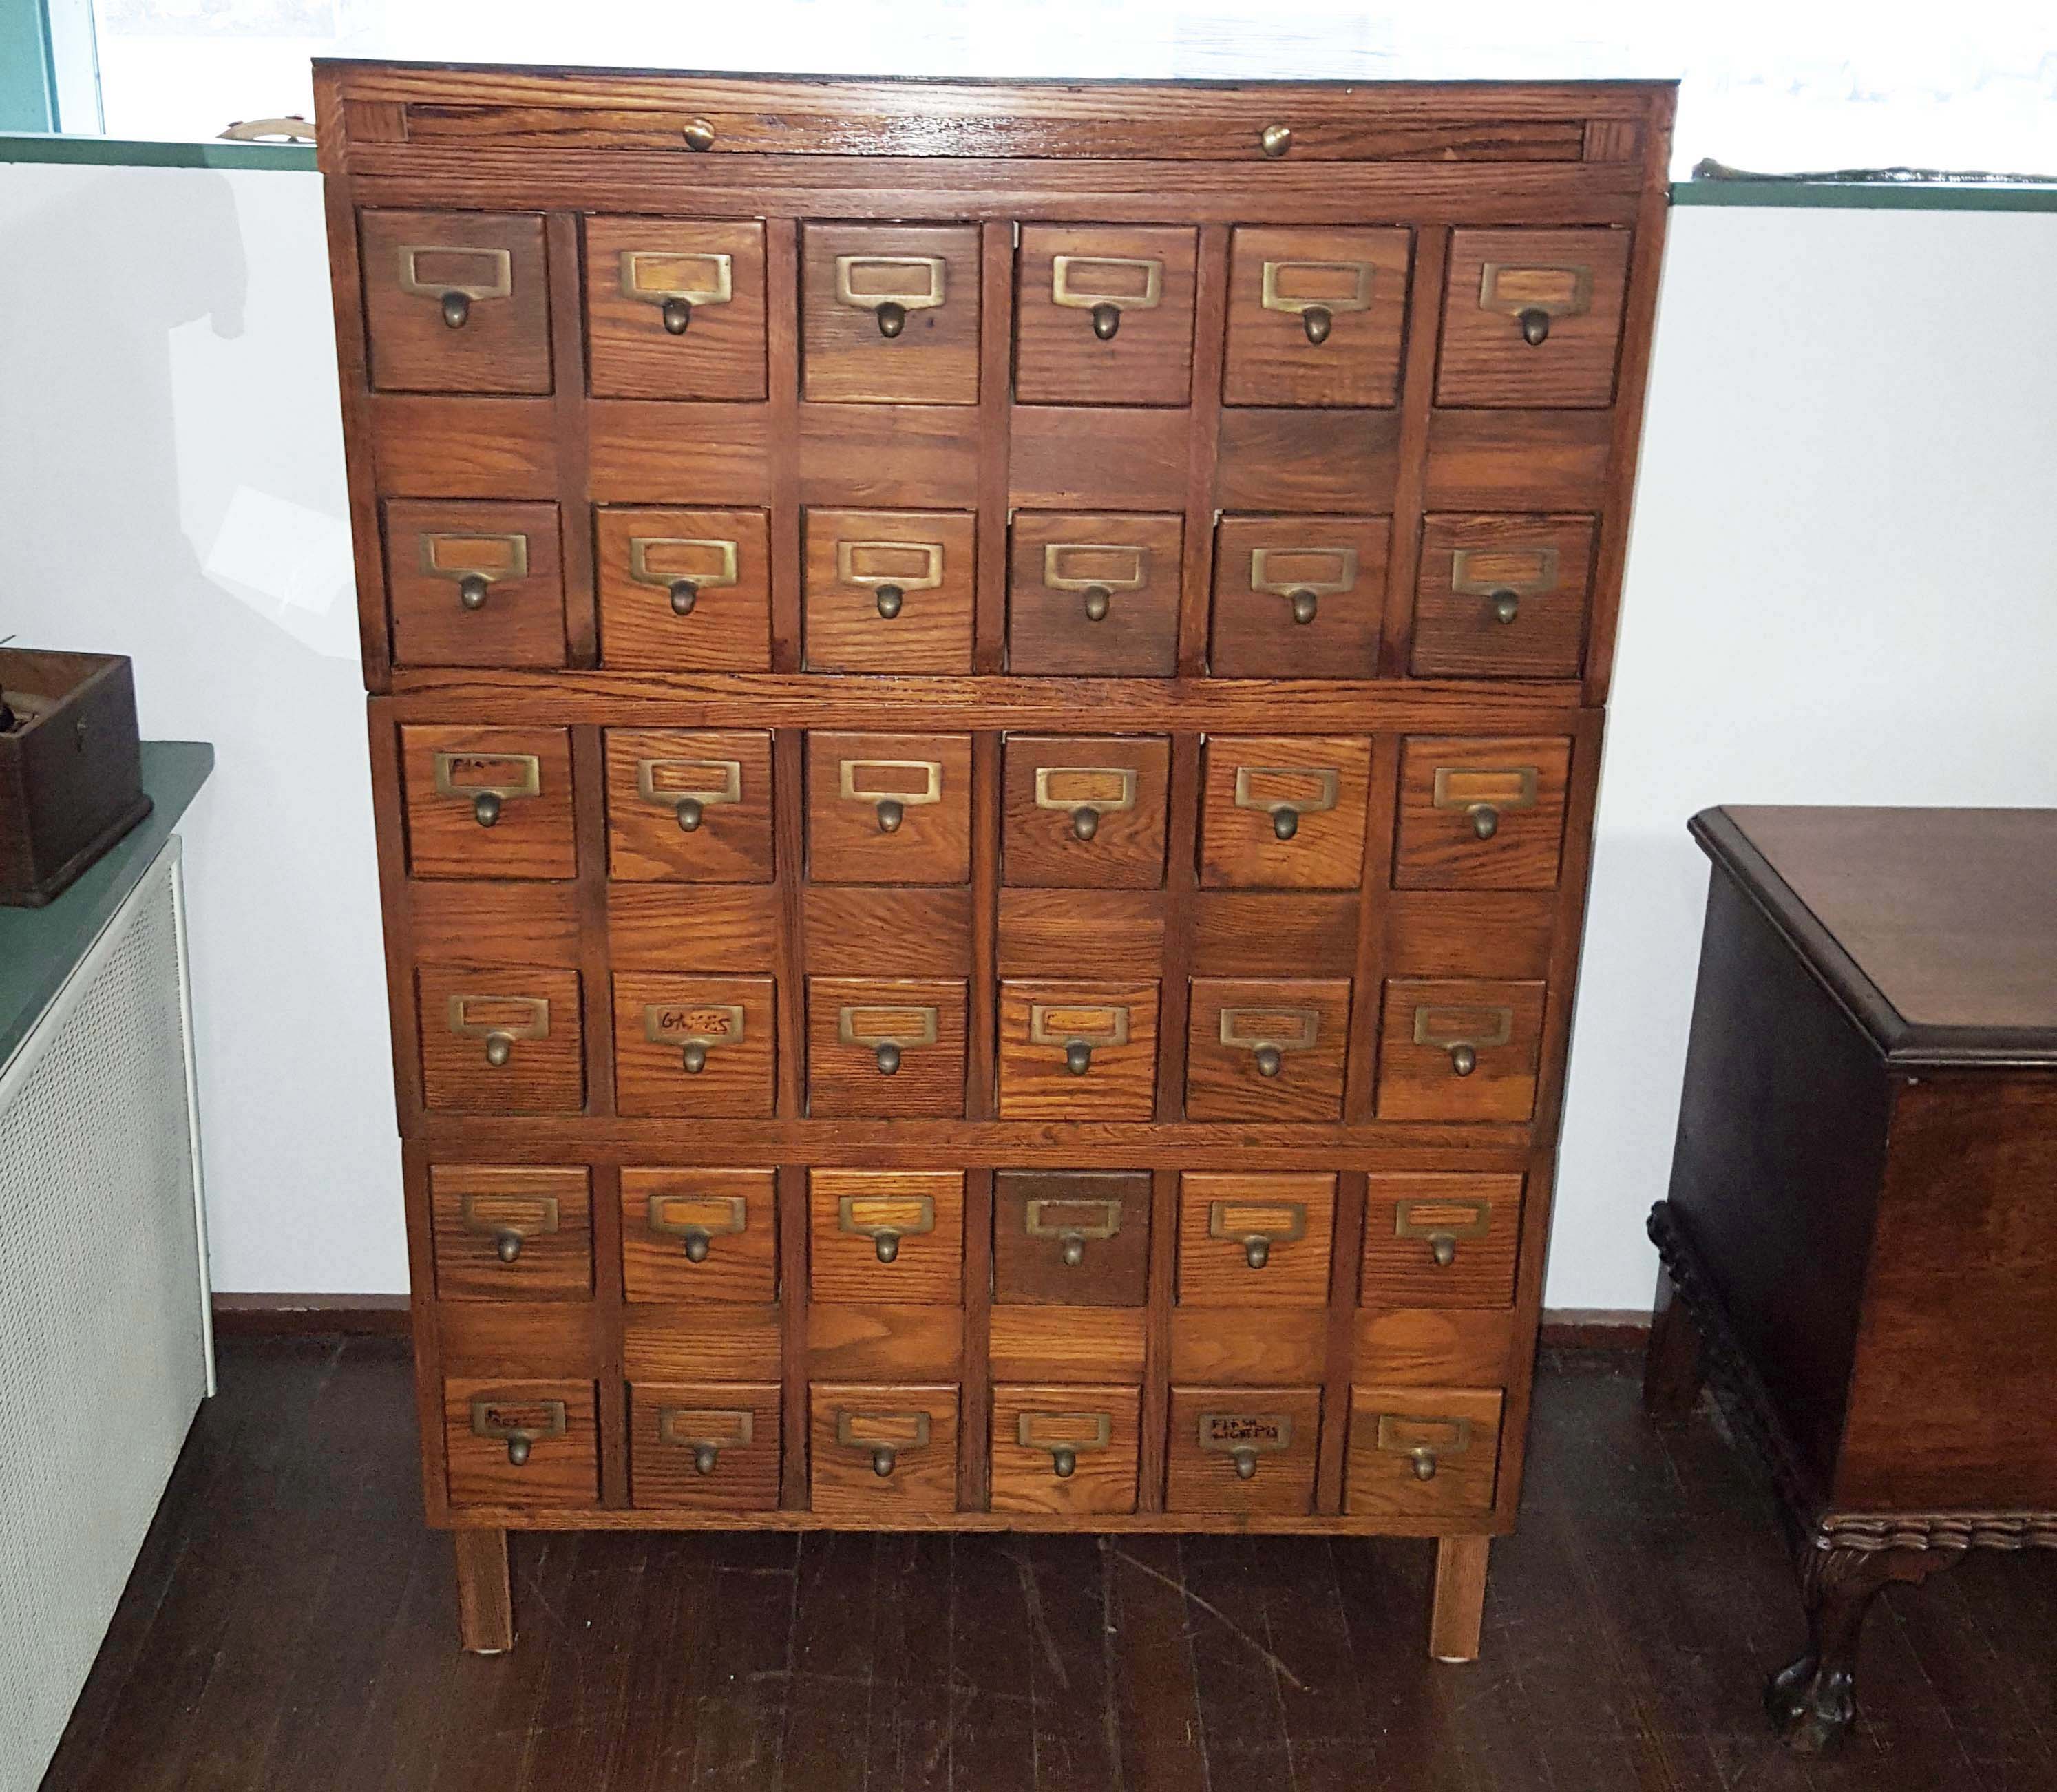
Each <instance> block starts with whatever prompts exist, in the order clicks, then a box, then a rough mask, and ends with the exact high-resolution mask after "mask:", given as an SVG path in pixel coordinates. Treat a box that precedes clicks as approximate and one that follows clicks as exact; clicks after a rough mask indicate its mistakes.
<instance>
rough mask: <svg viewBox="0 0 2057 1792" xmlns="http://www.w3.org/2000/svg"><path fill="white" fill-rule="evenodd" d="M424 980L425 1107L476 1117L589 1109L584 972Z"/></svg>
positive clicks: (493, 970) (438, 974)
mask: <svg viewBox="0 0 2057 1792" xmlns="http://www.w3.org/2000/svg"><path fill="white" fill-rule="evenodd" d="M414 976H415V987H416V989H417V991H418V995H419V1001H418V1012H419V1016H420V1025H421V1046H422V1101H423V1103H424V1104H425V1105H426V1106H428V1107H430V1108H442V1109H444V1110H446V1111H448V1112H455V1113H466V1114H568V1113H577V1112H578V1111H579V1109H580V1108H582V1107H584V1106H585V1057H584V1054H583V1052H582V1050H581V1037H580V1022H579V979H578V973H577V971H569V970H552V969H545V968H544V967H542V966H541V965H492V966H480V967H478V968H477V969H462V970H461V969H455V968H454V967H451V966H447V965H422V966H421V968H420V969H418V970H417V971H416V973H414Z"/></svg>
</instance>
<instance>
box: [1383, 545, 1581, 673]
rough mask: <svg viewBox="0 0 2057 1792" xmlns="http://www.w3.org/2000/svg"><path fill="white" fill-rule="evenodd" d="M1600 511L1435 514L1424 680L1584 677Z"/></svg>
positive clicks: (1415, 656) (1418, 642) (1422, 589)
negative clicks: (1524, 514) (1595, 516)
mask: <svg viewBox="0 0 2057 1792" xmlns="http://www.w3.org/2000/svg"><path fill="white" fill-rule="evenodd" d="M1594 526H1595V525H1594V519H1593V518H1592V517H1490V516H1481V517H1471V516H1464V517H1461V516H1439V517H1428V518H1427V519H1426V520H1425V521H1424V523H1423V525H1422V529H1421V572H1420V574H1419V577H1417V581H1416V584H1415V589H1414V645H1413V653H1412V656H1411V658H1410V660H1409V670H1410V671H1411V672H1413V675H1414V676H1416V677H1417V678H1576V677H1577V676H1579V673H1580V672H1582V671H1583V669H1584V668H1585V662H1586V605H1587V599H1588V597H1590V595H1591V587H1592V561H1593V529H1594Z"/></svg>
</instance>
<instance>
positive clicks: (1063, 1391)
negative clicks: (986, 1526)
mask: <svg viewBox="0 0 2057 1792" xmlns="http://www.w3.org/2000/svg"><path fill="white" fill-rule="evenodd" d="M1141 1407H1142V1393H1141V1390H1139V1389H1136V1388H1132V1387H1095V1386H1077V1387H1075V1386H1025V1385H1023V1384H1021V1383H1020V1382H1000V1383H997V1384H996V1385H995V1386H994V1388H993V1510H994V1511H995V1512H1032V1513H1037V1514H1042V1515H1046V1516H1055V1517H1074V1516H1088V1515H1090V1514H1093V1513H1100V1512H1133V1511H1135V1509H1136V1437H1137V1433H1138V1430H1139V1414H1140V1411H1141Z"/></svg>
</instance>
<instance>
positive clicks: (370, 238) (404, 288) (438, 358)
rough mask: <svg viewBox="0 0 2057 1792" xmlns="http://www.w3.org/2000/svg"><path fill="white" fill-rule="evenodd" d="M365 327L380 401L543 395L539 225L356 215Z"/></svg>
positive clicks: (465, 217) (546, 308)
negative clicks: (404, 396) (395, 395)
mask: <svg viewBox="0 0 2057 1792" xmlns="http://www.w3.org/2000/svg"><path fill="white" fill-rule="evenodd" d="M358 224H359V244H360V245H361V247H362V248H363V256H364V327H365V335H366V337H367V341H368V343H369V346H370V350H371V383H372V384H373V385H374V386H375V387H377V388H378V389H379V391H382V392H547V391H549V389H550V301H549V292H548V288H547V286H546V283H545V275H544V272H543V267H544V263H543V220H541V218H537V217H524V216H514V215H510V214H506V213H501V212H361V213H359V220H358Z"/></svg>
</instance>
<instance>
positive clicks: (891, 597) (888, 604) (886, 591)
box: [876, 585, 907, 622]
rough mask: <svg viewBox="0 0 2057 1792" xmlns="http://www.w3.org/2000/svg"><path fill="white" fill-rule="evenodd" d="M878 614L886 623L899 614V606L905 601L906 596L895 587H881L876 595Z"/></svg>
mask: <svg viewBox="0 0 2057 1792" xmlns="http://www.w3.org/2000/svg"><path fill="white" fill-rule="evenodd" d="M876 596H877V597H878V613H879V614H880V615H881V616H884V617H885V618H886V620H887V621H888V622H890V621H891V620H893V619H894V617H895V616H898V614H899V613H900V606H901V605H902V604H903V603H905V602H906V598H907V594H906V593H905V592H904V591H902V589H900V588H899V586H898V585H881V586H880V587H879V588H878V592H877V593H876Z"/></svg>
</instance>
